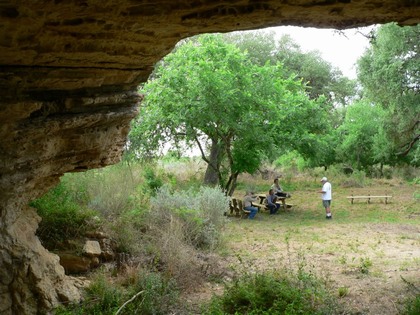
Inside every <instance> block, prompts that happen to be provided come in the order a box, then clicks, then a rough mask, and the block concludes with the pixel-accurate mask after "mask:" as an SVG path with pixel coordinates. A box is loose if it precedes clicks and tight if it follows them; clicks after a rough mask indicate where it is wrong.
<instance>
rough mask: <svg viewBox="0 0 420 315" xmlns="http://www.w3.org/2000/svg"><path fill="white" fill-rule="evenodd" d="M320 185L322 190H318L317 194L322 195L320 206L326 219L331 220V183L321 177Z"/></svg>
mask: <svg viewBox="0 0 420 315" xmlns="http://www.w3.org/2000/svg"><path fill="white" fill-rule="evenodd" d="M321 183H322V190H320V191H319V193H321V194H322V205H323V206H324V208H325V213H326V218H327V219H332V214H331V199H332V187H331V183H330V182H328V179H327V178H326V177H322V179H321Z"/></svg>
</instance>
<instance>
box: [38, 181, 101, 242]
mask: <svg viewBox="0 0 420 315" xmlns="http://www.w3.org/2000/svg"><path fill="white" fill-rule="evenodd" d="M74 197H75V195H74V194H73V193H72V191H71V190H70V189H68V187H67V183H66V181H62V182H60V183H59V184H58V185H57V186H56V187H54V188H53V189H51V190H50V191H49V192H47V193H46V194H45V195H44V196H42V197H41V198H39V199H37V200H35V201H33V202H31V203H30V206H32V207H34V208H36V209H37V212H38V215H39V216H40V217H41V218H42V220H41V222H40V224H39V227H38V230H37V235H38V236H39V238H40V240H41V242H42V243H43V244H44V246H46V247H47V248H49V249H54V248H55V247H56V246H57V245H58V244H59V243H61V242H62V241H64V240H66V239H67V238H69V237H72V238H78V237H81V236H83V235H84V234H85V233H86V231H87V230H89V229H90V228H92V226H93V223H94V222H96V220H95V219H94V218H95V217H96V215H97V213H96V212H95V211H93V210H90V209H87V208H84V207H81V206H80V205H79V204H78V203H77V202H76V201H75V198H74Z"/></svg>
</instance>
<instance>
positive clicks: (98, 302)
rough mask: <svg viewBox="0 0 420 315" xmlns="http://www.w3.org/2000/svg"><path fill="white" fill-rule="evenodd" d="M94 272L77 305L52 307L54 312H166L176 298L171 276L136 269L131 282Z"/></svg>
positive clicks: (176, 294) (59, 314) (146, 313)
mask: <svg viewBox="0 0 420 315" xmlns="http://www.w3.org/2000/svg"><path fill="white" fill-rule="evenodd" d="M111 280H112V279H109V278H107V277H105V275H104V274H103V273H98V274H97V275H96V276H95V278H94V279H93V281H92V282H91V284H90V285H89V287H87V288H86V291H85V296H84V301H83V302H82V304H81V305H69V306H67V307H60V308H58V309H56V310H55V312H54V313H55V314H56V315H65V314H73V315H76V314H77V315H79V314H80V315H82V314H83V315H90V314H92V315H96V314H102V315H108V314H109V315H114V314H116V312H117V311H119V314H121V315H122V314H125V315H128V314H130V315H131V314H144V315H148V314H153V315H158V314H168V313H170V310H171V308H173V307H174V306H175V305H176V303H177V301H178V290H177V289H176V287H175V284H174V282H173V281H171V280H167V279H164V278H163V277H162V276H161V275H160V274H158V273H149V272H145V271H144V270H142V269H140V270H139V271H138V276H136V278H135V281H134V282H133V283H122V284H123V285H122V284H120V283H118V282H115V281H111Z"/></svg>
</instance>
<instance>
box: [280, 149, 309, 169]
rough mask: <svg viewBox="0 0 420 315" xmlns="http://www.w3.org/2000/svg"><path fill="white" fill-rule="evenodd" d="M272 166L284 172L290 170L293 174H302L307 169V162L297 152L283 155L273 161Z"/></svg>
mask: <svg viewBox="0 0 420 315" xmlns="http://www.w3.org/2000/svg"><path fill="white" fill-rule="evenodd" d="M274 164H275V165H276V166H277V167H281V168H282V169H284V170H285V171H287V170H290V171H295V172H296V171H299V172H302V171H303V170H304V169H305V168H306V167H307V162H306V161H305V159H304V158H303V157H302V156H301V155H300V154H299V153H298V152H297V151H290V152H287V153H285V154H283V155H282V156H280V157H279V158H278V159H277V160H275V161H274Z"/></svg>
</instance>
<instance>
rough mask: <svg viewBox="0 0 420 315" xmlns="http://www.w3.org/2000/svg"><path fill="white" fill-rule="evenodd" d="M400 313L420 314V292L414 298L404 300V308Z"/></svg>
mask: <svg viewBox="0 0 420 315" xmlns="http://www.w3.org/2000/svg"><path fill="white" fill-rule="evenodd" d="M401 314H402V315H418V314H420V294H417V295H416V296H415V297H414V298H409V299H407V300H406V301H405V308H404V310H403V311H402V312H401Z"/></svg>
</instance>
